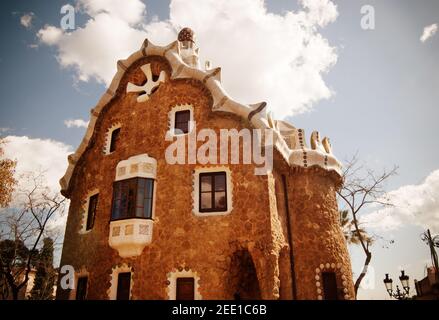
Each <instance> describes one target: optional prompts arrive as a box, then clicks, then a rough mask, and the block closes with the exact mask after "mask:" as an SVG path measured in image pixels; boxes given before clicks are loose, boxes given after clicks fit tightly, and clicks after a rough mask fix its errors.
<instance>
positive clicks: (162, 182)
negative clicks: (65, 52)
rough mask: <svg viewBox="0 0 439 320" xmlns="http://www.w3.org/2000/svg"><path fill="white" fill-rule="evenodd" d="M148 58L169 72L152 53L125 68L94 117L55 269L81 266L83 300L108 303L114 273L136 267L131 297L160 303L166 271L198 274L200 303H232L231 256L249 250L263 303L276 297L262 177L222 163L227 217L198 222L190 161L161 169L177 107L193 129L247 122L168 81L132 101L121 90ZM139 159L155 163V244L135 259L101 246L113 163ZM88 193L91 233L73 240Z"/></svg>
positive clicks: (201, 92)
mask: <svg viewBox="0 0 439 320" xmlns="http://www.w3.org/2000/svg"><path fill="white" fill-rule="evenodd" d="M148 62H150V63H151V64H152V71H153V73H154V74H158V72H159V71H160V70H168V74H169V65H168V64H167V63H166V61H165V60H164V59H162V58H158V57H150V58H144V59H142V60H141V61H139V62H138V63H136V64H135V65H134V66H133V67H131V68H130V69H129V70H128V71H127V73H126V75H125V78H124V79H123V80H122V81H121V86H120V87H119V90H118V94H117V97H116V98H115V99H113V101H112V102H110V104H109V105H107V107H106V108H105V110H104V111H103V113H102V114H101V116H100V117H99V119H98V123H97V126H96V130H95V133H94V136H93V138H92V143H91V145H90V147H89V149H88V150H87V151H86V152H85V153H84V155H83V157H82V158H81V159H80V161H79V162H78V164H77V167H76V170H75V173H74V175H73V177H72V181H71V189H70V190H68V191H69V192H68V193H69V195H70V198H71V204H70V209H69V215H68V220H67V227H66V233H65V240H64V248H63V254H62V260H61V265H66V264H68V265H73V266H74V267H75V269H76V270H78V269H80V268H81V267H85V269H86V270H87V271H88V272H89V287H88V298H89V299H107V291H108V289H109V287H110V278H111V272H112V268H113V267H115V266H116V265H120V264H122V263H127V264H128V265H130V266H131V267H132V269H133V273H134V274H133V282H134V286H133V289H132V299H167V298H168V294H167V287H168V285H169V282H168V280H167V279H168V273H169V272H172V271H175V270H179V269H180V270H183V269H191V270H192V271H195V272H197V273H198V275H199V277H200V280H199V285H200V293H201V296H202V298H203V299H233V296H232V295H231V294H232V293H231V291H230V290H228V289H227V288H226V284H227V283H230V280H229V270H230V268H231V263H232V257H233V255H234V253H235V252H236V251H240V250H248V252H249V254H250V256H251V257H252V259H253V262H254V265H255V268H256V272H257V277H258V279H259V287H260V290H261V297H262V298H263V299H274V298H277V295H276V294H277V291H278V288H275V286H276V281H274V274H273V273H274V272H275V269H276V268H277V258H278V256H277V255H276V251H277V250H278V249H273V248H275V247H276V246H274V244H273V236H272V229H273V228H272V227H271V224H272V216H271V215H270V200H269V193H268V192H267V188H268V181H267V176H255V175H254V172H253V170H254V167H253V166H252V165H229V169H230V170H231V180H232V183H233V211H232V212H231V214H229V215H226V216H210V217H197V216H195V215H194V214H193V213H192V188H193V186H192V183H193V170H194V168H195V167H196V166H197V165H168V164H167V163H166V161H165V159H164V155H165V150H166V147H167V146H168V145H169V144H170V142H167V141H165V132H166V131H167V130H168V125H169V121H168V112H169V111H170V110H171V109H172V108H173V107H174V106H175V105H180V104H192V105H193V106H194V118H195V121H196V122H197V129H198V130H199V129H201V128H202V127H204V128H211V129H215V130H217V132H219V129H222V128H236V129H238V130H240V129H241V128H244V127H248V128H250V127H249V125H248V123H245V122H243V121H242V120H241V119H240V118H238V117H236V116H234V115H227V114H217V113H212V111H211V103H212V101H211V96H210V93H209V92H208V91H207V90H206V89H205V88H204V86H203V85H202V83H200V82H197V81H193V80H176V81H170V80H169V79H168V80H167V81H166V82H165V83H163V84H161V85H160V87H159V89H158V90H157V91H156V92H155V93H154V94H153V95H151V97H150V99H149V100H148V101H147V102H144V103H137V101H136V97H137V95H136V94H132V93H130V94H126V93H125V88H126V84H127V82H128V81H129V82H133V83H135V84H139V85H140V84H142V83H143V82H144V81H145V77H144V75H143V73H142V72H141V71H140V70H139V67H140V66H141V65H143V64H145V63H148ZM115 123H121V125H122V128H121V132H120V139H119V143H118V147H117V150H116V152H114V153H112V154H110V155H104V154H103V152H102V150H103V148H104V145H105V136H106V131H107V129H108V128H110V127H111V126H112V125H113V124H115ZM201 144H202V143H201V142H200V143H199V145H201ZM218 151H219V150H218ZM141 153H148V155H149V156H151V157H153V158H155V159H156V160H157V180H156V185H155V188H156V199H155V218H154V227H153V236H152V243H151V244H149V245H147V246H146V247H145V249H144V250H143V253H142V254H141V256H139V257H135V258H129V259H122V258H121V257H119V255H118V253H117V251H115V250H113V249H111V248H110V247H109V245H108V236H109V222H110V216H111V200H112V186H113V181H114V177H115V168H116V165H117V163H118V162H119V161H121V160H125V159H127V158H129V157H131V156H134V155H138V154H141ZM218 154H219V152H218ZM198 166H199V165H198ZM94 189H99V202H98V206H97V214H96V218H95V224H94V227H93V229H92V230H91V232H89V233H86V234H79V230H80V228H81V224H82V216H83V205H84V202H85V201H86V195H87V194H88V192H90V191H91V190H94ZM277 254H278V253H277ZM277 272H278V271H277ZM277 285H278V284H277ZM67 297H68V292H67V291H64V290H62V289H59V290H58V298H59V299H66V298H67Z"/></svg>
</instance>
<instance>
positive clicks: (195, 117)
mask: <svg viewBox="0 0 439 320" xmlns="http://www.w3.org/2000/svg"><path fill="white" fill-rule="evenodd" d="M194 123H195V124H196V129H197V130H198V131H200V130H201V129H203V128H209V129H212V130H214V132H216V133H217V134H218V136H220V130H224V129H229V130H233V129H236V130H237V132H241V131H242V130H244V129H249V130H252V129H264V130H267V131H264V132H269V133H271V134H272V136H273V142H272V144H271V146H273V148H272V149H273V168H272V170H269V171H268V172H267V173H266V174H263V175H256V174H255V168H256V167H257V166H258V165H257V164H255V163H243V161H238V163H236V162H233V161H227V162H226V163H224V162H223V161H221V162H220V161H218V162H217V163H216V164H215V163H214V162H213V163H212V162H210V163H205V164H201V163H199V162H197V161H195V163H194V161H192V162H191V161H190V160H188V159H186V158H185V160H186V161H185V163H186V164H179V163H175V164H173V163H169V161H167V158H166V152H167V149H168V148H169V146H170V145H171V144H172V143H174V141H175V140H178V139H182V138H184V139H185V138H186V137H188V136H190V135H191V134H192V131H193V130H194V129H195V128H194V126H193V124H194ZM183 141H184V142H183V147H184V148H185V147H187V149H190V146H189V144H190V142H189V138H188V139H187V140H183ZM238 142H239V146H241V147H245V146H244V145H243V144H244V142H243V140H242V139H241V140H238ZM203 143H204V142H203V141H196V142H195V144H196V146H195V147H196V148H201V146H202V145H203ZM192 147H193V146H192ZM227 148H229V146H227ZM230 148H231V146H230ZM265 148H267V146H266V147H265ZM220 149H221V146H220V145H216V146H215V151H218V155H219V154H220V151H221V150H220ZM198 150H199V149H198ZM242 150H245V148H243V149H242ZM264 150H265V153H267V152H268V151H267V150H268V149H264ZM222 151H224V150H222ZM228 151H230V152H231V150H228ZM187 158H189V156H187ZM241 158H243V156H242V155H241V156H240V160H242V159H241ZM68 160H69V167H68V169H67V172H66V174H65V176H64V177H63V178H62V179H61V181H60V183H61V187H62V193H63V194H64V195H65V196H66V197H67V198H69V199H70V200H71V203H70V210H69V215H68V220H67V226H66V232H65V240H64V247H63V252H62V258H61V266H63V265H71V266H73V267H74V269H75V271H76V278H75V282H76V286H75V289H72V290H67V289H63V288H61V287H60V286H58V291H57V298H58V299H85V298H86V299H353V298H354V288H353V282H352V272H351V266H350V258H349V254H348V251H347V247H346V243H345V240H344V237H343V234H342V231H341V229H340V226H339V216H338V208H337V202H336V190H337V188H339V187H340V184H341V182H342V179H341V171H340V170H341V166H340V163H339V162H338V161H337V159H336V158H335V157H334V156H333V154H332V152H331V146H330V143H329V140H328V139H327V138H324V139H323V140H320V137H319V134H318V133H317V132H313V133H312V135H311V139H310V146H308V145H307V143H306V142H305V133H304V131H303V130H301V129H296V128H295V127H293V126H292V125H290V124H288V123H286V122H284V121H279V120H275V119H273V118H272V117H271V116H270V113H267V111H266V104H265V103H259V104H255V105H244V104H241V103H239V102H237V101H235V100H233V98H232V97H230V96H229V95H227V93H226V92H225V90H224V88H223V87H222V84H221V69H220V68H214V69H212V68H210V67H209V64H206V66H205V67H200V63H199V59H198V48H197V47H196V43H195V41H194V34H193V32H192V31H191V30H190V29H188V28H184V29H183V30H182V31H181V32H180V33H179V35H178V40H177V41H175V42H173V43H171V44H169V45H168V46H164V47H161V46H156V45H154V44H152V43H151V42H149V41H148V40H145V42H144V44H143V46H142V47H141V49H140V50H139V51H138V52H135V53H134V54H132V55H131V56H130V57H129V58H128V59H127V60H124V61H118V63H117V73H116V75H115V77H114V79H113V81H112V83H111V85H110V87H109V89H108V90H107V91H106V93H105V94H104V95H103V96H102V98H101V99H100V101H99V102H98V104H97V106H96V107H95V108H94V109H92V110H91V119H90V123H89V126H88V129H87V132H86V134H85V137H84V139H83V141H82V143H81V144H80V146H79V148H78V150H77V151H76V152H75V153H74V154H72V155H70V156H69V158H68ZM228 160H230V159H228Z"/></svg>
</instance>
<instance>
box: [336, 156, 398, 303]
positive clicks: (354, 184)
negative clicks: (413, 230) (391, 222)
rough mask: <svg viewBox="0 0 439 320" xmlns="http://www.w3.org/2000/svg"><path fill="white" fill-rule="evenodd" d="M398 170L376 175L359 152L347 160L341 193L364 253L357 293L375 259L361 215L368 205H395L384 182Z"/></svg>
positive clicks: (340, 195)
mask: <svg viewBox="0 0 439 320" xmlns="http://www.w3.org/2000/svg"><path fill="white" fill-rule="evenodd" d="M397 169H398V168H397V167H393V169H392V170H390V171H386V170H383V172H382V173H380V174H376V173H375V172H374V171H373V170H370V169H368V168H364V167H363V166H362V165H360V164H359V163H358V158H357V156H356V155H355V156H354V157H353V158H352V159H351V160H349V161H347V163H346V165H345V167H344V171H343V186H342V187H341V189H340V190H339V191H338V195H339V197H340V199H341V200H342V202H343V203H344V204H345V205H346V209H347V210H348V212H349V214H350V218H351V221H352V235H353V236H354V238H355V240H356V241H357V242H358V243H359V245H360V247H361V248H362V250H363V252H364V255H365V261H364V265H363V269H362V270H361V273H360V274H359V276H358V278H357V279H356V281H355V284H354V288H355V295H356V294H357V292H358V288H359V287H360V284H361V281H362V280H363V278H364V277H365V275H366V273H367V269H368V267H369V264H370V261H371V260H372V251H371V245H372V243H373V241H374V237H371V236H369V235H367V233H366V232H365V231H364V230H363V229H362V228H361V224H360V221H359V215H360V214H361V213H362V212H364V211H365V209H366V208H367V207H369V206H375V207H376V208H379V207H387V206H392V204H391V202H390V199H389V198H388V197H387V193H386V191H385V190H384V183H385V182H386V181H387V180H388V179H389V178H390V177H391V176H393V175H395V174H396V173H397Z"/></svg>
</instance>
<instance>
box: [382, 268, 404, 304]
mask: <svg viewBox="0 0 439 320" xmlns="http://www.w3.org/2000/svg"><path fill="white" fill-rule="evenodd" d="M399 281H401V284H402V288H403V289H404V290H400V289H399V286H398V285H397V286H396V291H393V280H392V279H391V278H389V274H388V273H386V277H385V278H384V280H383V282H384V285H385V286H386V290H387V293H388V294H389V296H390V297H391V298H395V299H397V300H407V299H408V297H409V293H410V285H409V276H408V275H406V274H405V273H404V270H401V275H400V276H399Z"/></svg>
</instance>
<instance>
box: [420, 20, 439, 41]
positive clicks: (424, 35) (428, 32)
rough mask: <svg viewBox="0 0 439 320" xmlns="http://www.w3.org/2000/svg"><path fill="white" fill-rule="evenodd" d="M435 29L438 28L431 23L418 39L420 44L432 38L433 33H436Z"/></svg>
mask: <svg viewBox="0 0 439 320" xmlns="http://www.w3.org/2000/svg"><path fill="white" fill-rule="evenodd" d="M437 28H438V26H437V23H433V24H431V25H429V26H426V27H425V28H424V32H422V36H421V38H420V40H421V42H425V41H427V40H428V39H430V38H431V37H432V36H434V35H435V33H436V32H437Z"/></svg>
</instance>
